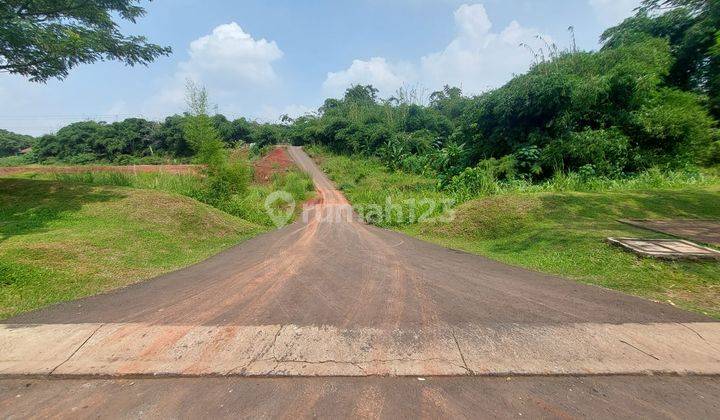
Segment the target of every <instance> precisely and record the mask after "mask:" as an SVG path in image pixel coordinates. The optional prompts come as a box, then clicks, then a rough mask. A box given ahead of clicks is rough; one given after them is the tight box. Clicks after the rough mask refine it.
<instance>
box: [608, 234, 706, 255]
mask: <svg viewBox="0 0 720 420" xmlns="http://www.w3.org/2000/svg"><path fill="white" fill-rule="evenodd" d="M607 241H608V242H609V243H610V244H612V245H617V246H619V247H621V248H623V249H625V250H628V251H631V252H634V253H636V254H638V255H642V256H644V257H652V258H660V259H671V260H680V259H687V260H701V259H709V260H720V251H716V250H714V249H712V248H707V247H704V246H700V245H698V244H695V243H692V242H690V241H685V240H680V239H638V238H608V239H607Z"/></svg>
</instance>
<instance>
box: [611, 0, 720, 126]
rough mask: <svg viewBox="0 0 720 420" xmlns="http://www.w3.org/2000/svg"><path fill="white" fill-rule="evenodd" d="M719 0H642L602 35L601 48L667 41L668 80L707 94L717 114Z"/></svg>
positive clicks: (719, 93) (719, 107)
mask: <svg viewBox="0 0 720 420" xmlns="http://www.w3.org/2000/svg"><path fill="white" fill-rule="evenodd" d="M719 28H720V1H717V0H643V2H642V4H641V7H640V8H639V9H638V13H637V14H636V15H635V16H633V17H631V18H629V19H627V20H625V21H624V22H623V23H621V24H620V25H618V26H616V27H613V28H610V29H608V30H607V31H606V32H605V33H604V34H603V35H602V41H603V42H604V43H605V48H615V47H617V46H619V45H621V44H627V43H630V42H635V41H637V40H638V39H639V38H641V37H648V36H651V37H660V38H665V39H667V40H668V41H669V42H670V47H671V51H672V53H673V58H674V60H675V63H674V65H673V67H672V68H671V69H670V74H669V75H668V78H667V81H668V83H669V84H671V85H673V86H676V87H679V88H681V89H684V90H695V91H698V92H703V93H706V94H708V96H709V97H710V101H711V109H712V111H713V114H715V116H716V117H720V55H718V54H716V53H717V48H718V47H716V45H717V42H718V41H717V35H718V29H719Z"/></svg>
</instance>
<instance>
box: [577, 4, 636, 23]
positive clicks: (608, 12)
mask: <svg viewBox="0 0 720 420" xmlns="http://www.w3.org/2000/svg"><path fill="white" fill-rule="evenodd" d="M588 1H589V3H590V6H591V7H592V8H593V10H594V11H595V14H596V15H597V17H598V20H599V21H600V22H601V23H602V24H603V25H605V26H613V25H617V24H618V23H620V22H622V21H623V20H625V19H626V18H628V17H630V16H631V15H632V14H633V11H634V10H635V9H636V8H637V7H638V6H640V0H588Z"/></svg>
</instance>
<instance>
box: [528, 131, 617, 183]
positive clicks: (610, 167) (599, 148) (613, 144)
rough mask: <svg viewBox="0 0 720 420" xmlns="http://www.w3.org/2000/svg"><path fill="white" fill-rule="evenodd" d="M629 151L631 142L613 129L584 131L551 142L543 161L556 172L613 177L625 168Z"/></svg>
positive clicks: (545, 151)
mask: <svg viewBox="0 0 720 420" xmlns="http://www.w3.org/2000/svg"><path fill="white" fill-rule="evenodd" d="M629 149H630V139H629V138H628V137H627V136H625V135H624V134H623V133H622V132H620V130H618V129H616V128H611V129H608V130H602V129H601V130H591V129H586V130H584V131H581V132H579V133H570V134H568V135H567V136H565V137H563V138H562V139H559V140H556V141H554V142H552V143H551V144H550V145H548V147H546V148H545V150H543V157H542V159H543V163H544V164H545V165H546V166H548V167H553V168H555V169H564V170H567V171H581V172H582V173H583V174H584V176H585V175H588V174H590V173H592V174H593V175H597V176H604V177H609V178H615V177H618V176H621V175H622V174H623V172H624V171H625V168H626V167H627V165H628V160H629V158H628V155H629Z"/></svg>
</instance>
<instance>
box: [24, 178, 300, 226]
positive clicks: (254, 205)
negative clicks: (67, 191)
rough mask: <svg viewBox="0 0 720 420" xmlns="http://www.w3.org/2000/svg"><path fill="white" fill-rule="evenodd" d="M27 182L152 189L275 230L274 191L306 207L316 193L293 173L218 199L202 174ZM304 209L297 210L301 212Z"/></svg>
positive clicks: (56, 179) (252, 185)
mask: <svg viewBox="0 0 720 420" xmlns="http://www.w3.org/2000/svg"><path fill="white" fill-rule="evenodd" d="M18 177H21V178H24V179H49V180H55V181H61V182H66V183H72V184H84V185H95V186H122V187H132V188H138V189H148V190H156V191H163V192H170V193H174V194H179V195H183V196H186V197H190V198H193V199H195V200H198V201H200V202H203V203H206V204H209V205H211V206H213V207H215V208H217V209H219V210H222V211H224V212H226V213H229V214H231V215H233V216H236V217H239V218H241V219H243V220H247V221H249V222H252V223H255V224H258V225H261V226H266V227H272V226H274V225H273V221H272V219H270V217H269V216H268V215H267V212H266V210H265V199H266V198H267V197H268V195H270V194H271V193H272V192H273V191H278V190H283V191H287V192H289V193H291V194H292V196H293V198H294V199H295V201H296V202H298V203H302V202H303V201H305V200H306V199H308V197H309V196H310V194H311V192H312V191H313V190H314V187H313V183H312V180H311V179H310V177H309V176H308V175H307V174H305V173H304V172H300V171H298V170H291V171H288V172H287V173H283V174H275V175H274V176H273V178H272V182H271V183H270V184H269V185H264V184H252V183H251V184H249V185H248V187H247V190H246V191H244V192H243V193H242V194H232V195H229V196H227V197H222V198H221V199H218V198H217V196H216V194H214V193H213V191H212V185H211V183H210V182H209V180H208V178H207V177H205V176H203V175H200V174H170V173H160V172H154V173H119V172H107V171H96V172H80V173H55V174H41V173H32V172H31V173H26V174H22V175H18ZM300 207H301V206H299V205H298V206H297V208H298V209H299V208H300Z"/></svg>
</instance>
